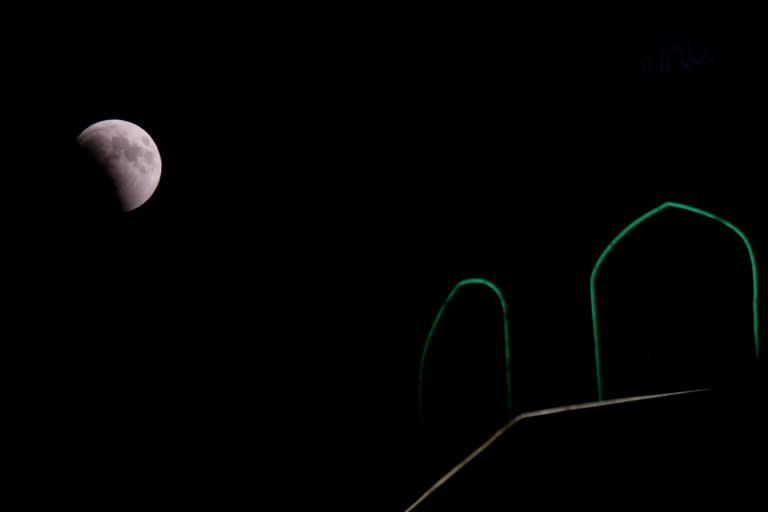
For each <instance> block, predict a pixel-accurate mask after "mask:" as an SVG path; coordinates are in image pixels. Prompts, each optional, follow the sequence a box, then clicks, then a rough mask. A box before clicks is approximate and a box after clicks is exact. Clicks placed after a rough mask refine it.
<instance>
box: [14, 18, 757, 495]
mask: <svg viewBox="0 0 768 512" xmlns="http://www.w3.org/2000/svg"><path fill="white" fill-rule="evenodd" d="M571 9H572V10H573V11H574V12H571V13H566V12H563V13H561V16H553V15H552V14H550V13H545V12H543V11H544V9H543V8H542V9H540V10H536V9H533V8H531V9H528V10H526V9H521V10H520V12H519V13H517V14H515V13H509V14H506V15H504V16H490V15H489V16H487V17H486V16H469V15H466V16H465V15H463V14H462V13H460V12H444V13H442V14H439V15H438V14H436V13H431V12H420V13H415V12H414V13H399V14H398V13H374V12H358V13H354V15H353V16H350V13H349V12H322V13H311V12H308V11H301V12H293V13H280V15H277V14H276V13H269V14H267V13H264V14H263V15H255V17H246V16H244V15H243V14H242V13H239V14H238V13H218V14H212V13H203V12H199V13H190V14H188V15H187V16H186V17H185V18H184V19H177V20H174V22H173V23H170V24H164V23H163V22H161V21H158V22H157V25H156V26H150V27H145V30H144V32H143V33H142V34H141V36H140V37H120V36H119V35H118V34H122V33H125V31H127V30H129V29H131V30H135V25H134V21H127V20H126V21H125V22H124V26H123V25H122V24H121V25H120V26H119V27H114V28H113V30H105V31H103V32H102V31H100V30H98V29H97V27H98V26H99V24H97V23H86V24H84V26H83V27H76V26H70V27H69V28H68V29H67V30H63V29H61V28H59V29H56V30H47V29H44V28H39V29H38V30H40V32H41V33H42V34H45V36H46V41H49V44H47V45H43V48H44V49H42V50H31V49H30V52H31V55H28V54H26V53H25V54H18V53H17V54H14V55H13V56H12V57H11V63H10V65H11V66H12V69H13V70H15V72H14V73H10V74H9V76H10V77H11V78H8V79H7V80H8V81H9V82H10V84H9V85H10V91H12V92H11V93H9V94H8V95H7V98H8V102H9V104H10V105H9V110H10V111H11V115H10V116H7V117H6V119H7V121H6V125H5V130H6V132H7V134H8V137H6V140H7V141H11V142H9V149H8V151H9V152H10V153H11V154H12V155H13V157H12V160H11V161H9V163H8V166H9V167H8V168H7V171H6V173H7V175H10V177H11V180H10V184H12V186H10V187H9V188H8V189H6V194H5V196H6V199H5V204H6V205H9V206H10V209H9V213H8V215H6V219H5V225H6V240H7V243H6V244H4V246H5V251H6V253H7V254H8V257H9V262H10V264H9V265H7V267H6V268H7V273H8V274H7V278H6V282H7V283H8V285H7V286H6V287H5V289H6V292H7V293H8V295H7V297H8V300H7V301H6V302H7V303H8V304H9V307H8V309H7V310H6V313H7V315H8V320H9V324H13V325H15V324H17V323H18V325H19V326H20V328H21V329H20V330H9V331H8V332H11V333H15V334H12V335H10V334H9V335H7V336H6V339H12V338H16V339H17V340H18V341H17V342H15V343H11V344H10V346H11V347H13V348H12V349H11V350H12V351H16V348H15V347H18V351H19V354H18V355H17V356H16V357H17V358H18V359H17V360H18V361H19V364H17V365H15V366H16V368H17V369H18V373H19V374H20V375H19V380H18V382H21V384H19V386H18V389H17V390H16V392H17V393H18V395H17V396H19V400H20V402H22V403H32V402H38V401H39V402H41V403H45V404H48V407H49V409H43V411H44V412H38V413H37V414H39V415H41V419H40V420H39V421H34V422H33V423H34V424H35V425H36V428H38V429H42V430H41V431H40V432H42V433H41V434H40V435H41V436H43V437H44V435H45V432H47V431H46V430H45V429H46V428H50V427H48V426H45V425H50V424H56V423H57V422H56V421H55V418H62V417H65V418H68V420H67V424H68V425H70V424H71V425H80V423H78V422H79V421H84V420H83V418H91V417H92V416H93V415H97V416H100V411H104V414H106V415H107V416H108V417H110V418H117V419H116V420H115V422H114V425H120V427H117V426H115V427H114V428H115V429H117V431H119V432H120V435H122V434H123V431H122V430H120V429H121V428H123V427H124V426H125V422H124V421H123V419H124V417H130V418H134V419H133V420H131V421H133V422H134V423H131V425H132V426H131V427H125V428H128V429H129V430H131V429H132V430H131V431H133V432H135V431H137V430H140V431H141V432H144V434H142V435H145V436H149V439H150V441H147V442H146V443H145V444H144V445H143V446H149V447H154V448H149V449H150V450H154V449H155V448H156V447H158V446H161V445H163V443H166V444H165V446H167V445H170V446H172V448H170V450H171V451H172V452H173V453H174V454H175V455H174V456H177V459H179V460H187V461H188V459H189V458H190V457H191V456H190V455H189V453H188V451H186V449H185V448H184V447H185V446H187V445H188V444H189V443H193V440H199V439H204V441H202V442H201V443H200V444H199V445H198V449H199V450H200V452H201V453H202V455H201V458H200V459H199V460H211V461H213V460H216V461H221V460H224V462H225V465H226V466H227V467H228V468H230V470H231V472H233V473H238V474H240V475H247V474H249V473H248V472H249V471H253V468H246V466H247V464H246V463H245V462H243V459H248V458H251V457H253V458H256V457H257V455H256V454H259V457H258V458H259V459H260V460H261V456H262V455H264V454H266V453H269V454H270V455H271V454H273V453H274V454H275V455H276V456H275V457H274V458H272V457H269V460H270V461H272V460H274V461H275V462H274V463H273V465H272V466H270V467H271V468H272V469H273V470H274V474H276V475H277V476H283V475H287V476H291V477H295V478H298V479H301V481H304V480H303V478H304V477H307V479H309V476H308V475H309V474H310V473H311V470H310V469H309V468H317V467H322V466H323V464H324V462H323V461H324V460H326V459H325V458H324V457H326V456H328V455H329V454H330V453H331V452H333V451H334V450H339V451H337V452H335V455H336V456H337V457H339V460H341V461H342V462H341V469H338V470H337V471H340V473H338V476H339V478H341V479H352V480H353V481H355V482H357V483H358V485H360V489H362V492H381V491H382V489H383V487H382V485H381V484H380V483H377V482H378V480H377V479H378V478H380V477H384V476H386V474H385V472H384V471H383V469H382V468H383V466H384V465H385V464H389V463H392V460H395V458H396V457H407V454H406V453H403V452H404V451H405V450H404V449H403V448H402V446H403V445H404V444H403V443H406V441H403V440H404V439H412V438H413V436H414V435H415V434H414V433H413V431H414V430H415V426H414V424H415V416H414V414H415V398H416V374H415V371H416V369H417V365H418V357H419V354H420V350H421V344H422V343H423V341H424V337H425V336H426V333H427V331H428V329H429V325H430V323H431V321H432V318H433V316H434V314H435V313H436V311H437V308H438V307H439V305H440V303H441V302H442V300H443V298H444V297H445V295H446V294H447V293H448V291H449V290H450V288H451V287H452V286H453V284H455V282H456V281H457V280H458V279H461V278H464V277H472V276H481V277H486V278H489V279H492V280H494V282H496V283H497V284H498V285H499V286H500V287H501V288H502V289H503V291H504V292H505V294H507V295H508V297H510V300H511V303H512V306H513V307H512V312H513V313H512V315H513V316H512V322H513V324H515V326H514V332H513V340H514V341H513V343H516V344H518V345H517V350H519V351H520V352H519V354H520V355H519V356H518V360H519V361H523V360H524V361H526V362H525V364H523V363H516V365H515V367H516V374H515V379H516V381H515V382H516V386H517V389H518V390H519V393H518V395H519V399H520V405H519V407H520V408H536V407H543V406H550V405H559V404H562V403H570V402H574V401H584V400H591V399H593V398H594V380H593V379H594V376H593V373H592V372H593V368H592V364H593V361H592V359H591V358H592V352H591V350H592V347H591V327H590V316H589V303H588V299H589V295H588V280H589V272H590V271H591V268H592V265H593V263H594V261H595V259H596V258H597V256H598V255H599V253H600V251H601V250H602V249H603V248H604V247H605V245H606V244H607V243H608V242H609V241H610V240H611V238H612V237H613V236H614V235H615V234H616V233H618V231H619V230H620V229H622V228H623V227H624V226H625V225H626V224H627V223H628V222H629V221H631V220H632V219H634V218H635V217H637V216H639V215H640V214H642V213H644V212H645V211H647V210H648V209H650V208H652V207H654V206H657V205H658V204H660V203H661V202H663V201H666V200H675V201H680V202H684V203H689V204H692V205H694V206H698V207H700V208H703V209H705V210H710V211H712V212H714V213H717V214H719V215H721V216H722V217H724V218H726V219H729V220H731V221H732V222H734V223H735V224H737V225H738V226H739V227H741V228H742V229H743V231H745V232H746V233H747V235H748V236H749V237H750V239H751V240H752V242H753V244H754V246H755V251H756V252H757V253H758V263H760V262H762V261H764V256H762V255H763V254H768V246H766V242H765V240H763V237H762V229H763V227H764V223H763V222H764V221H763V219H764V218H766V214H767V213H768V211H766V209H767V208H768V207H767V206H766V202H765V200H764V199H763V195H764V194H763V191H762V190H760V188H759V187H758V185H757V183H758V178H757V177H758V176H759V173H760V171H761V170H762V169H763V168H764V167H765V155H764V151H762V147H763V144H764V142H763V140H764V133H763V131H764V126H765V123H764V121H763V119H765V114H766V104H765V100H764V94H763V91H764V88H762V87H761V85H762V84H765V77H764V76H763V69H764V67H765V64H766V61H765V60H764V56H765V55H766V54H765V48H768V46H767V45H766V44H765V40H764V36H763V38H760V37H758V34H759V32H757V31H756V30H755V29H754V27H757V26H758V21H759V19H757V17H756V15H754V13H751V12H749V11H748V10H742V11H740V10H739V8H737V7H733V6H731V7H729V11H728V12H725V11H723V10H719V9H718V8H717V7H711V8H701V7H697V8H696V9H693V8H689V9H687V10H686V9H683V8H680V9H669V10H668V11H667V10H664V9H657V10H655V11H654V10H653V9H652V8H647V9H646V10H645V11H643V10H640V9H639V8H638V12H633V11H631V10H630V9H627V11H626V12H618V11H617V12H611V13H607V15H605V16H602V17H601V16H595V15H594V14H595V13H593V12H586V11H579V12H575V11H576V8H575V7H574V8H571ZM489 14H490V13H489ZM489 19H492V20H493V21H492V22H490V21H489ZM169 27H172V28H169ZM93 41H98V42H96V43H94V42H93ZM675 45H677V47H682V48H684V49H685V51H687V52H688V53H687V54H686V55H688V56H689V57H691V56H693V57H691V58H694V57H695V58H697V59H698V60H696V62H697V64H695V65H694V64H691V66H690V67H689V68H684V67H682V66H681V65H680V64H679V63H678V64H675V62H677V61H665V60H664V59H665V58H666V57H665V55H670V52H671V51H672V50H670V48H672V47H674V46H675ZM665 52H666V53H665ZM702 56H704V57H706V59H705V58H704V57H702ZM699 57H701V58H699ZM707 59H709V60H707ZM670 62H671V63H670ZM691 62H693V61H691ZM105 118H122V119H126V120H129V121H132V122H134V123H136V124H138V125H140V126H142V127H143V128H144V129H145V130H147V131H148V132H149V133H150V134H151V135H152V137H153V138H154V140H155V142H156V143H157V145H158V147H159V149H160V151H161V155H162V158H163V175H162V179H161V183H160V186H159V188H158V190H157V192H156V194H155V196H154V197H153V198H152V199H151V200H150V201H149V202H148V203H147V204H146V205H145V206H143V207H142V208H140V209H139V210H137V211H135V212H132V213H130V214H128V215H114V214H113V213H112V212H109V211H106V209H104V207H103V205H102V204H101V203H100V202H99V201H98V200H96V199H95V198H94V196H93V189H92V188H89V186H90V185H89V184H88V183H85V182H84V180H83V179H82V178H80V177H78V175H77V167H76V165H75V160H74V159H73V156H72V152H73V148H72V144H73V142H74V138H75V137H76V136H77V134H78V133H79V132H80V131H81V130H82V129H84V128H85V127H86V126H88V125H89V124H91V123H92V122H95V121H98V120H101V119H105ZM11 162H12V163H11ZM17 179H18V182H17ZM664 233H665V234H664V235H662V239H663V240H666V242H664V243H667V242H670V240H674V239H675V237H674V236H673V235H672V234H670V233H667V232H664ZM663 236H667V238H666V239H664V238H663ZM728 250H730V248H728V249H723V254H726V256H723V257H724V258H726V259H727V258H728V257H730V256H728V254H730V253H728ZM713 254H715V256H713V257H719V256H717V255H719V254H720V253H719V252H718V251H717V250H714V251H713ZM729 261H730V260H729ZM706 265H707V264H706V262H705V263H703V264H701V265H700V266H698V267H696V268H697V270H695V271H694V272H699V274H696V275H697V276H698V275H702V276H703V275H704V274H705V273H706V270H702V268H706ZM761 268H764V265H763V267H761ZM761 283H765V284H768V283H766V281H765V278H764V277H761ZM763 286H764V285H763ZM478 300H481V299H478ZM466 307H468V308H470V309H469V310H471V307H472V306H471V305H470V306H466ZM478 314H479V315H482V314H483V312H482V311H480V312H478ZM464 328H467V327H466V326H465V327H464ZM9 329H10V328H9ZM483 329H484V328H482V329H481V330H480V332H481V336H486V337H487V335H488V332H487V331H486V330H483ZM524 341H525V342H527V343H524ZM72 397H76V398H72ZM100 408H101V409H100ZM45 411H50V412H45ZM125 411H129V412H125ZM109 415H112V416H109ZM147 415H151V416H152V418H155V421H157V423H158V424H160V425H161V426H160V427H158V429H159V431H160V432H161V434H158V435H155V436H154V437H152V436H153V434H151V433H149V434H147V433H146V432H150V431H151V429H150V430H147V429H143V427H141V426H136V424H135V423H136V422H138V423H139V424H142V425H143V423H142V421H144V420H142V418H144V419H146V417H147ZM135 418H139V419H135ZM109 425H113V423H109ZM62 428H63V429H64V431H65V432H66V435H72V436H86V437H87V435H91V434H83V432H84V431H83V429H82V428H79V427H72V432H70V431H68V430H66V428H65V427H62ZM109 428H112V427H109ZM109 428H107V430H109ZM86 430H87V429H86ZM110 432H111V431H110ZM228 433H231V435H229V434H228ZM294 434H295V436H296V437H294ZM93 435H96V434H93ZM105 435H106V434H105ZM270 436H273V437H270ZM272 438H273V439H279V440H280V441H281V443H282V444H280V446H282V448H280V449H277V448H275V446H264V445H265V444H266V445H269V444H270V443H269V441H268V440H269V439H272ZM169 439H170V441H169ZM284 439H285V440H286V441H284V442H283V440H284ZM163 440H164V441H163ZM193 444H194V443H193ZM278 444H279V443H278ZM51 449H54V448H51ZM398 450H399V451H398ZM236 453H237V454H238V455H235V454H236ZM286 454H290V455H286ZM185 457H187V459H185ZM206 457H207V458H209V459H206ZM222 457H223V459H221V458H222ZM192 458H193V457H192ZM288 459H289V460H290V461H291V462H290V463H289V462H286V460H288ZM281 461H282V462H281ZM135 464H137V465H140V463H139V462H135ZM194 464H195V461H191V462H189V465H190V466H185V467H193V466H194ZM270 464H272V463H271V462H270ZM297 467H300V468H301V469H300V470H297V469H296V468H297ZM235 468H238V469H235ZM240 468H242V471H239V469H240ZM352 468H355V469H352ZM334 474H336V473H334ZM330 479H331V477H330V476H329V480H330ZM178 485H179V486H181V487H180V488H183V485H184V484H182V483H179V484H178ZM335 485H338V484H334V485H329V486H328V487H327V488H326V489H325V491H324V492H325V493H328V495H329V496H334V495H336V494H337V493H336V490H337V487H335ZM393 485H394V486H395V487H397V485H395V484H393ZM402 486H403V487H407V484H402ZM402 499H403V498H402V497H401V496H399V495H397V492H395V491H393V494H392V495H388V496H387V497H386V498H383V499H382V503H388V501H387V500H390V502H391V503H398V504H400V503H401V502H402Z"/></svg>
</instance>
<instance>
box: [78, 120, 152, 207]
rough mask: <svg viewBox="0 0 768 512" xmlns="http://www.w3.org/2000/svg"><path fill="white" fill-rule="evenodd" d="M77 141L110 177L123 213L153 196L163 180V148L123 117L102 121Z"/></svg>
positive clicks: (90, 127) (87, 130)
mask: <svg viewBox="0 0 768 512" xmlns="http://www.w3.org/2000/svg"><path fill="white" fill-rule="evenodd" d="M77 144H78V145H79V146H80V147H81V148H82V149H84V150H85V152H86V153H87V155H88V157H89V158H91V159H92V160H93V162H94V163H95V164H96V165H97V166H98V167H99V169H100V170H102V171H103V172H104V173H106V175H107V176H108V177H109V179H110V181H111V182H112V184H113V185H114V188H115V194H116V196H117V200H118V201H119V203H120V207H121V209H122V210H123V211H124V212H128V211H131V210H135V209H136V208H138V207H139V206H141V205H142V204H144V203H145V202H147V200H149V198H150V197H152V194H154V192H155V189H156V188H157V185H158V183H160V170H161V167H162V164H161V160H160V151H158V149H157V145H156V144H155V141H153V140H152V137H150V136H149V134H148V133H147V132H145V131H144V130H143V129H142V128H141V127H140V126H137V125H135V124H133V123H131V122H128V121H123V120H120V119H107V120H105V121H99V122H97V123H94V124H92V125H90V126H89V127H88V128H86V129H85V130H83V131H82V132H80V135H78V136H77Z"/></svg>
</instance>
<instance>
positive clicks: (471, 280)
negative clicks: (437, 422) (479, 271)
mask: <svg viewBox="0 0 768 512" xmlns="http://www.w3.org/2000/svg"><path fill="white" fill-rule="evenodd" d="M469 284H481V285H484V286H487V287H488V288H490V289H491V290H493V292H494V293H495V294H496V296H497V297H498V298H499V303H500V304H501V313H502V317H503V320H504V356H505V358H506V366H505V374H506V378H507V410H508V412H509V414H510V415H511V414H512V374H511V372H510V360H511V357H510V351H509V319H508V317H507V301H506V300H504V295H503V294H502V293H501V290H499V288H498V287H497V286H496V285H495V284H493V283H492V282H491V281H489V280H487V279H482V278H479V277H473V278H469V279H462V280H461V281H459V282H458V283H457V284H456V286H454V287H453V290H451V293H449V294H448V297H447V298H446V299H445V301H444V302H443V305H442V306H440V310H439V311H438V312H437V315H436V316H435V320H434V322H432V327H431V328H430V329H429V334H428V335H427V340H426V341H425V342H424V350H423V351H422V353H421V364H420V365H419V417H420V418H421V422H422V423H424V365H425V363H426V360H427V352H428V351H429V344H430V342H431V341H432V336H433V335H434V334H435V330H436V329H437V325H438V324H439V323H440V320H441V319H442V317H443V313H444V312H445V307H446V306H447V305H448V303H449V302H450V301H451V299H453V297H454V296H455V295H456V292H458V291H459V290H460V289H461V288H463V287H464V286H466V285H469Z"/></svg>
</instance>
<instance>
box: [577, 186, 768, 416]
mask: <svg viewBox="0 0 768 512" xmlns="http://www.w3.org/2000/svg"><path fill="white" fill-rule="evenodd" d="M665 208H679V209H681V210H686V211H689V212H692V213H696V214H699V215H703V216H704V217H707V218H709V219H712V220H716V221H718V222H720V223H722V224H723V225H725V226H726V227H728V228H730V229H731V230H732V231H733V232H734V233H736V234H737V235H739V238H741V240H742V241H743V242H744V245H745V246H746V247H747V252H748V253H749V261H750V263H751V264H752V323H753V330H754V336H755V359H756V360H757V361H759V360H760V341H759V337H758V330H757V318H758V316H757V263H756V262H755V253H754V252H753V251H752V245H751V244H750V243H749V240H748V239H747V237H746V235H744V233H743V232H742V231H741V230H740V229H739V228H737V227H736V226H734V225H733V224H731V223H730V222H728V221H727V220H725V219H722V218H720V217H718V216H716V215H714V214H712V213H709V212H707V211H704V210H700V209H699V208H694V207H693V206H688V205H685V204H681V203H675V202H671V201H667V202H665V203H663V204H662V205H661V206H657V207H656V208H654V209H652V210H650V211H648V212H647V213H645V214H643V215H641V216H640V217H638V218H637V219H635V220H634V221H632V222H631V223H630V224H629V225H628V226H627V227H626V228H624V229H623V230H622V231H621V233H619V234H618V236H616V238H614V239H613V241H612V242H611V243H610V244H608V247H606V248H605V250H604V251H603V253H602V254H601V255H600V257H599V258H598V259H597V263H595V266H594V268H593V269H592V276H591V277H590V278H589V295H590V301H591V304H592V334H593V335H594V338H595V376H596V377H597V399H598V400H600V401H602V400H603V374H602V369H601V367H600V343H599V337H598V330H597V305H596V299H595V278H596V277H597V271H598V269H599V268H600V265H602V263H603V260H604V259H605V257H606V256H607V255H608V253H609V252H611V249H613V248H614V246H615V245H616V244H617V243H618V242H619V240H621V239H622V238H624V236H626V234H627V233H629V232H630V231H632V230H633V229H634V228H636V227H637V226H638V224H640V223H642V222H643V221H645V220H647V219H648V218H650V217H652V216H653V215H656V214H657V213H659V212H660V211H661V210H663V209H665Z"/></svg>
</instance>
